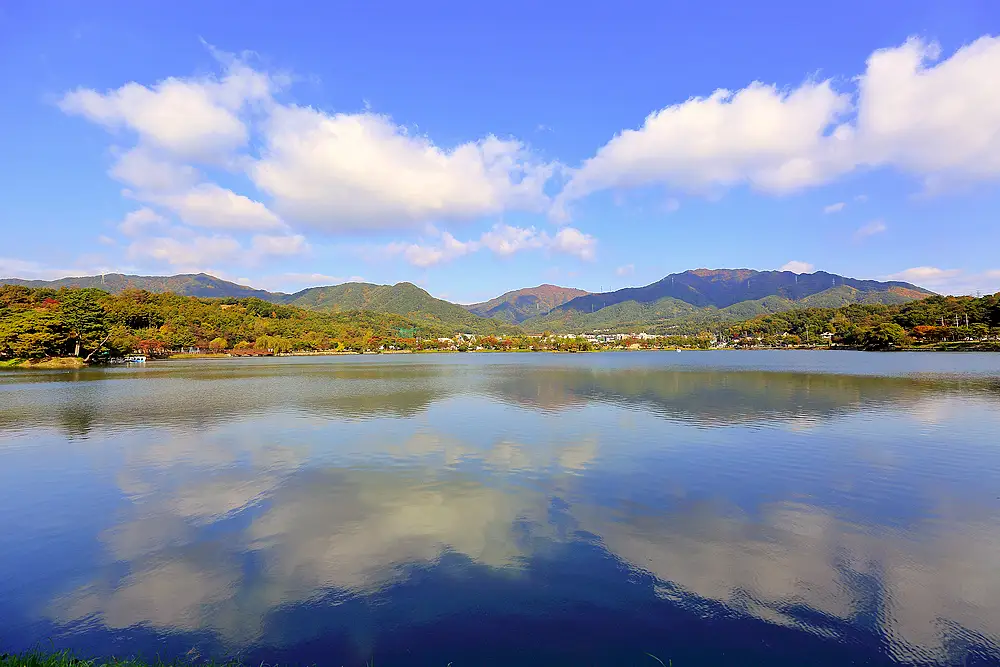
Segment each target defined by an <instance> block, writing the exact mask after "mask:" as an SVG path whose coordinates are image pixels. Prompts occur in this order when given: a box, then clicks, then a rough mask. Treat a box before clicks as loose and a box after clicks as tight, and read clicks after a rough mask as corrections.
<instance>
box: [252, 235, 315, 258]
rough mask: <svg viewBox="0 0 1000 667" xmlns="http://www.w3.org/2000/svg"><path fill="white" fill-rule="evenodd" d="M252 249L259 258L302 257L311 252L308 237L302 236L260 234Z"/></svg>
mask: <svg viewBox="0 0 1000 667" xmlns="http://www.w3.org/2000/svg"><path fill="white" fill-rule="evenodd" d="M251 249H252V251H253V253H254V254H255V255H256V256H258V257H267V256H281V257H288V256H292V255H301V254H303V253H305V252H307V251H308V250H309V244H308V243H307V242H306V237H304V236H302V235H301V234H288V235H283V236H273V235H267V234H258V235H257V236H254V237H253V239H252V241H251Z"/></svg>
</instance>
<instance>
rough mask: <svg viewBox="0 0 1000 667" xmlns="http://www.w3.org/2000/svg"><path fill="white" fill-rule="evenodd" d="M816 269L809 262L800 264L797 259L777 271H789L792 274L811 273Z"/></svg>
mask: <svg viewBox="0 0 1000 667" xmlns="http://www.w3.org/2000/svg"><path fill="white" fill-rule="evenodd" d="M815 268H816V267H815V266H813V265H812V264H810V263H809V262H800V261H799V260H797V259H793V260H792V261H790V262H788V263H786V264H785V265H784V266H782V267H781V268H780V269H778V270H779V271H791V272H792V273H812V271H813V269H815Z"/></svg>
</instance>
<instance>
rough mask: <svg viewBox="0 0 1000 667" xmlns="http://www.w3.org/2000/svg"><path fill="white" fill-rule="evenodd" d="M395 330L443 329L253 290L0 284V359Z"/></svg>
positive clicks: (296, 344) (360, 337)
mask: <svg viewBox="0 0 1000 667" xmlns="http://www.w3.org/2000/svg"><path fill="white" fill-rule="evenodd" d="M400 330H407V331H408V332H417V333H418V334H419V335H421V336H435V335H443V332H442V331H435V330H433V329H431V328H428V327H419V326H416V325H414V323H412V322H411V321H410V320H408V319H406V318H405V317H402V316H399V315H394V314H391V313H374V312H367V311H365V312H342V313H332V314H328V313H319V312H315V311H310V310H305V309H302V308H297V307H294V306H281V305H275V304H273V303H268V302H266V301H263V300H261V299H257V298H246V299H232V298H230V299H204V298H197V297H189V296H179V295H176V294H171V293H163V294H154V293H150V292H146V291H144V290H126V291H124V292H122V293H120V294H108V293H107V292H104V291H102V290H98V289H93V288H86V289H73V288H62V289H58V290H56V289H49V288H36V289H32V288H28V287H22V286H19V285H4V286H2V287H0V358H7V359H11V358H22V359H31V358H41V357H64V356H77V357H83V358H85V359H87V360H95V361H96V360H100V359H104V358H109V357H116V356H121V355H125V354H129V353H132V352H144V353H146V354H149V355H153V356H156V355H163V354H167V353H169V352H172V351H178V350H185V349H191V348H197V349H200V350H219V351H221V350H228V349H234V348H256V349H267V350H271V351H273V352H293V351H308V350H337V349H339V350H353V351H362V350H366V349H378V348H379V347H382V346H385V345H387V344H391V343H392V342H393V341H395V340H396V339H397V337H398V336H397V334H398V332H399V331H400Z"/></svg>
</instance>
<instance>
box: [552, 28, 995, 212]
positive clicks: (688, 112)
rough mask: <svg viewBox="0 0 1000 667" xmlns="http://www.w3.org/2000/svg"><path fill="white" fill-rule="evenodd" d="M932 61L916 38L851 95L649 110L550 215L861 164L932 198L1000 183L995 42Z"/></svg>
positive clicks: (796, 185) (874, 64)
mask: <svg viewBox="0 0 1000 667" xmlns="http://www.w3.org/2000/svg"><path fill="white" fill-rule="evenodd" d="M939 55H940V49H939V47H938V46H937V45H936V44H933V43H928V42H925V41H922V40H920V39H917V38H911V39H909V40H908V41H907V42H905V43H904V44H902V45H901V46H898V47H894V48H888V49H882V50H879V51H876V52H874V53H873V54H872V55H871V57H870V58H869V59H868V63H867V68H866V70H865V72H864V73H863V74H862V75H861V76H859V77H858V78H857V79H856V82H857V88H856V90H855V91H854V93H853V94H846V93H840V92H837V91H835V90H834V89H833V87H832V85H831V82H830V81H823V82H818V83H817V82H812V81H809V82H806V83H804V84H802V85H800V86H799V87H797V88H793V89H790V90H780V89H778V88H777V87H775V86H769V85H765V84H762V83H759V82H754V83H751V84H750V85H748V86H747V87H746V88H743V89H742V90H739V91H736V92H731V91H728V90H717V91H715V93H713V94H712V95H711V96H709V97H707V98H706V97H695V98H691V99H689V100H687V101H685V102H681V103H679V104H674V105H671V106H668V107H665V108H663V109H661V110H659V111H655V112H653V113H652V114H650V115H649V116H648V117H647V118H646V121H645V123H644V124H643V125H642V127H641V128H639V129H637V130H624V131H623V132H621V133H620V134H618V135H617V136H615V137H614V138H613V139H611V141H609V142H608V143H607V144H605V145H604V146H603V147H601V148H600V149H599V150H598V151H597V153H596V154H595V155H594V156H593V157H592V158H590V159H589V160H586V161H585V162H584V163H583V165H582V166H581V167H580V168H579V169H576V170H574V171H573V172H572V177H571V179H570V181H569V183H568V184H567V186H566V187H565V189H564V190H563V192H562V193H561V194H560V195H559V196H558V197H557V199H556V205H555V207H554V209H553V213H554V215H555V216H556V217H557V218H564V217H565V215H566V210H565V206H566V205H567V204H568V203H570V202H572V201H574V200H576V199H580V198H582V197H585V196H587V195H588V194H590V193H592V192H595V191H597V190H604V189H608V188H620V187H637V186H644V185H652V184H665V185H667V186H669V187H673V188H676V189H680V190H685V191H689V192H694V193H699V194H706V193H713V192H716V191H718V190H719V189H720V188H727V187H731V186H734V185H740V184H746V185H749V186H751V187H753V188H755V189H757V190H760V191H764V192H769V193H779V194H780V193H785V192H791V191H795V190H801V189H803V188H806V187H809V186H814V185H818V184H822V183H826V182H829V181H831V180H833V179H834V178H836V177H838V176H840V175H842V174H844V173H847V172H849V171H851V170H854V169H856V168H858V167H863V166H872V167H880V166H885V167H894V168H897V169H900V170H902V171H906V172H910V173H913V174H916V175H918V176H920V177H922V178H923V179H924V180H925V182H926V184H927V186H928V187H929V188H941V187H944V186H946V185H949V184H952V183H954V182H969V181H976V180H986V179H996V178H998V177H1000V87H997V86H995V85H992V84H993V82H994V80H995V72H997V71H1000V38H995V37H988V36H987V37H982V38H980V39H978V40H976V41H975V42H973V43H972V44H969V45H967V46H965V47H963V48H961V49H959V50H958V51H956V52H955V53H954V54H953V55H952V56H951V57H950V58H948V59H946V60H943V61H941V62H939V63H937V64H933V63H934V62H935V61H936V60H937V59H938V57H939ZM852 112H853V117H851V116H850V114H851V113H852ZM864 199H865V197H864V196H863V195H859V196H858V197H856V200H857V201H864Z"/></svg>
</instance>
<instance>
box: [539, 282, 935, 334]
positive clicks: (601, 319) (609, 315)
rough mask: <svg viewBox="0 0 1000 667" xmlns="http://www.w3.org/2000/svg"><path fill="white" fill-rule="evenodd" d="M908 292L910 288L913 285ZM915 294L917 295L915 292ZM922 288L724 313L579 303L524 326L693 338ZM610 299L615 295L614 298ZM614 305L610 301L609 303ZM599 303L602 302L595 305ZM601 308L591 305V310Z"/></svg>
mask: <svg viewBox="0 0 1000 667" xmlns="http://www.w3.org/2000/svg"><path fill="white" fill-rule="evenodd" d="M911 287H912V286H911ZM914 290H919V291H917V292H914ZM924 292H925V291H924V290H920V288H912V289H911V288H903V289H899V288H894V287H890V288H886V289H882V290H872V291H863V290H860V289H857V288H855V287H851V286H849V285H839V286H837V287H830V288H829V289H826V290H823V291H821V292H817V293H815V294H811V295H809V296H807V297H804V298H802V299H798V300H793V299H789V298H786V297H784V296H779V295H773V294H772V295H768V296H765V297H763V298H760V299H750V300H745V301H740V302H737V303H733V304H731V305H728V306H726V307H724V308H717V307H715V306H711V305H709V306H704V307H697V306H694V305H692V304H690V303H686V302H685V301H682V300H680V299H675V298H673V297H664V298H661V299H658V300H656V301H653V302H651V303H641V302H639V301H636V300H629V301H621V302H616V303H612V305H609V306H606V307H603V308H601V307H598V308H597V309H596V310H594V311H593V312H580V311H579V310H575V309H574V308H572V307H571V306H573V305H574V304H578V303H579V300H576V301H572V302H568V303H566V304H564V305H563V306H561V307H557V308H554V309H553V310H552V311H551V312H549V313H548V314H547V315H544V316H542V317H535V318H531V319H529V320H526V321H525V322H523V323H522V326H523V327H524V328H525V329H526V330H527V331H530V332H535V333H537V332H541V331H552V332H557V333H558V332H582V331H593V330H596V329H609V330H611V331H618V332H625V331H632V332H634V331H636V330H638V329H642V330H645V331H646V332H648V333H661V334H662V333H670V332H676V333H693V332H697V331H700V330H704V329H714V328H715V327H717V326H719V325H720V324H722V323H728V322H737V321H741V320H747V319H751V318H754V317H758V316H760V315H772V314H776V313H783V312H787V311H789V310H799V309H803V308H837V307H840V306H846V305H849V304H852V303H863V304H878V303H881V304H885V305H901V304H904V303H908V302H910V301H914V300H915V299H914V296H913V294H920V295H921V298H922V296H923V294H924ZM612 294H614V293H612ZM599 296H602V295H598V294H595V295H590V296H589V297H587V299H586V301H584V303H586V302H587V301H591V302H592V301H594V300H596V297H599ZM610 300H611V301H614V298H611V299H610ZM599 303H600V302H599ZM595 305H599V304H594V303H591V306H592V307H593V306H595Z"/></svg>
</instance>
